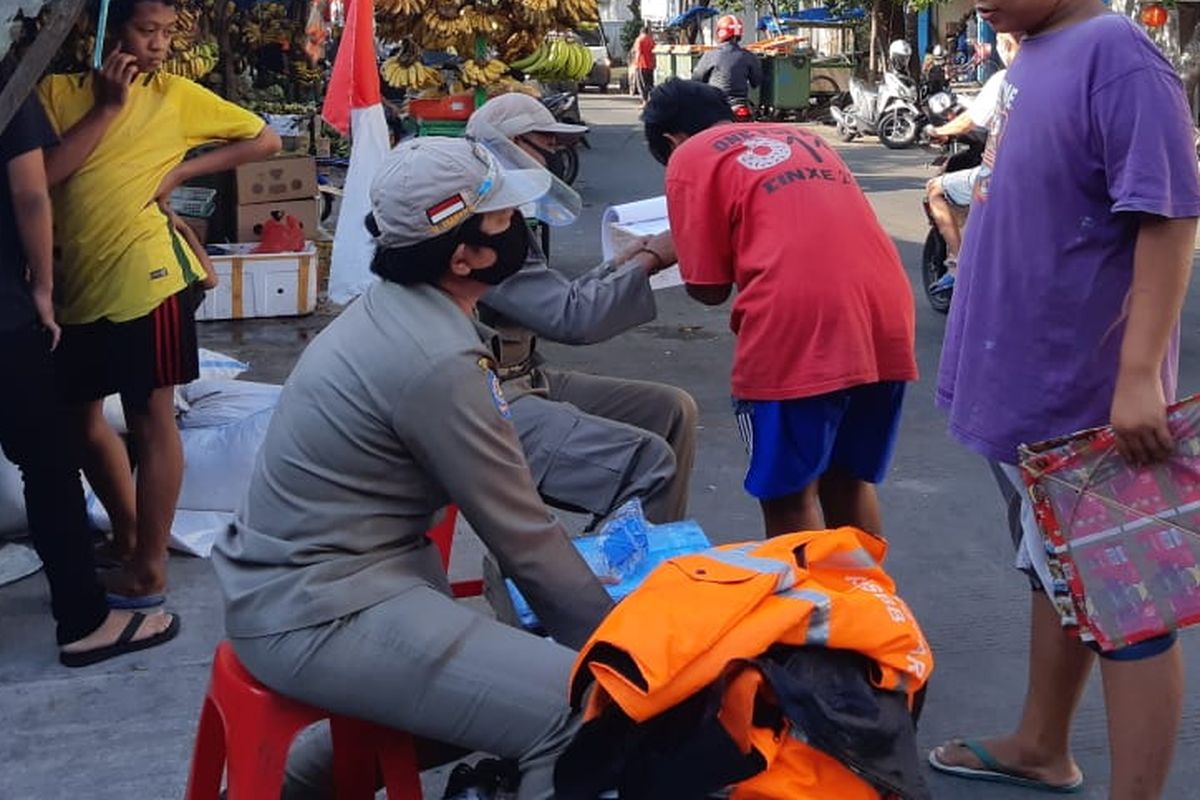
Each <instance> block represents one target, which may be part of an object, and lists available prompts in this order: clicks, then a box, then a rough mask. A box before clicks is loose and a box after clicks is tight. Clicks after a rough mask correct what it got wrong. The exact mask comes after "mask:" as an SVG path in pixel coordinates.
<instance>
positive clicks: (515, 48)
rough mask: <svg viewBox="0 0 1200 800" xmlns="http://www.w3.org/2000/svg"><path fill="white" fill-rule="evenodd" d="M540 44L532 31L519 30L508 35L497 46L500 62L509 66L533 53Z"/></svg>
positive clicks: (539, 40)
mask: <svg viewBox="0 0 1200 800" xmlns="http://www.w3.org/2000/svg"><path fill="white" fill-rule="evenodd" d="M540 43H541V37H540V36H538V35H537V34H536V33H535V32H533V31H527V30H520V31H514V32H513V33H510V34H509V35H508V36H507V37H505V39H504V41H502V42H501V43H500V46H499V51H500V53H499V56H500V60H501V61H505V62H508V63H509V64H511V63H512V62H514V61H519V60H521V59H523V58H524V57H525V56H527V55H530V54H531V53H533V51H534V50H536V49H537V48H538V45H539V44H540Z"/></svg>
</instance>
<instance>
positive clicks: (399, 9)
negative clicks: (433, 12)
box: [375, 0, 425, 17]
mask: <svg viewBox="0 0 1200 800" xmlns="http://www.w3.org/2000/svg"><path fill="white" fill-rule="evenodd" d="M375 10H376V12H377V13H379V14H385V15H388V16H403V17H412V16H416V15H417V14H420V13H421V12H422V11H424V10H425V2H424V0H375Z"/></svg>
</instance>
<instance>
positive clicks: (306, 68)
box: [289, 58, 325, 86]
mask: <svg viewBox="0 0 1200 800" xmlns="http://www.w3.org/2000/svg"><path fill="white" fill-rule="evenodd" d="M289 64H290V66H291V73H292V78H293V79H294V80H295V81H296V82H297V83H299V84H301V85H304V86H316V85H319V84H320V83H321V81H323V80H324V79H325V72H324V70H322V69H321V68H320V67H314V66H313V65H312V64H310V63H308V60H307V59H304V58H301V59H297V60H296V61H292V62H289Z"/></svg>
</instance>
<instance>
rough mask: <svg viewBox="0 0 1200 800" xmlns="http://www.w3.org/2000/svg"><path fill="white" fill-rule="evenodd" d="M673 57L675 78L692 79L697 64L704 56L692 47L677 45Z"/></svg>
mask: <svg viewBox="0 0 1200 800" xmlns="http://www.w3.org/2000/svg"><path fill="white" fill-rule="evenodd" d="M672 55H673V56H674V58H675V77H677V78H684V79H687V78H691V77H692V70H693V69H695V68H696V62H698V61H699V60H700V56H702V55H704V54H703V53H702V52H700V51H699V50H697V49H696V48H693V47H691V46H690V45H676V46H675V48H674V49H673V50H672Z"/></svg>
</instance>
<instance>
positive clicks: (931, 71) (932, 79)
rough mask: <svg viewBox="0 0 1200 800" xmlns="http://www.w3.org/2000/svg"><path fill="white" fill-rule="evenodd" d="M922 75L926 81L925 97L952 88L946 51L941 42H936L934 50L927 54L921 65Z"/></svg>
mask: <svg viewBox="0 0 1200 800" xmlns="http://www.w3.org/2000/svg"><path fill="white" fill-rule="evenodd" d="M921 76H922V78H923V79H924V81H925V92H924V95H923V96H925V97H929V96H932V95H935V94H937V93H938V92H944V91H946V90H947V89H948V88H950V81H949V80H948V79H947V77H946V51H945V50H943V49H942V46H941V45H940V44H935V45H934V46H933V50H932V51H930V52H929V53H928V54H927V55H926V56H925V61H924V63H923V64H922V65H921Z"/></svg>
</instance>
